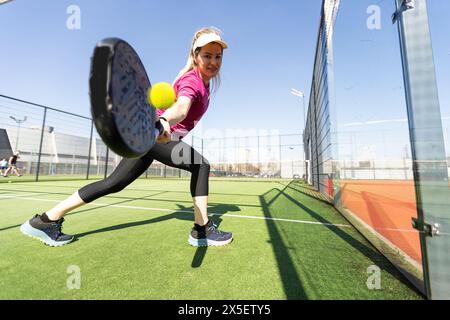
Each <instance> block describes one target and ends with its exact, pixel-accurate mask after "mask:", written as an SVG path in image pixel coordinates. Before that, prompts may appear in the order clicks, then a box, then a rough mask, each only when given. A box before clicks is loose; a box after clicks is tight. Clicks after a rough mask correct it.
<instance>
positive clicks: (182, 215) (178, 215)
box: [74, 201, 240, 268]
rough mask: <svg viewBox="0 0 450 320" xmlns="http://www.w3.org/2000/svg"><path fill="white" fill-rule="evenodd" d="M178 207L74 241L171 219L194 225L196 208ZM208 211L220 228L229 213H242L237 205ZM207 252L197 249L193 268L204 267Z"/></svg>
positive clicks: (90, 232) (83, 235) (204, 249)
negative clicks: (163, 213)
mask: <svg viewBox="0 0 450 320" xmlns="http://www.w3.org/2000/svg"><path fill="white" fill-rule="evenodd" d="M122 202H125V201H122ZM177 206H178V208H179V209H178V210H177V211H174V212H172V213H170V214H167V215H164V216H160V217H156V218H152V219H147V220H142V221H136V222H129V223H123V224H119V225H115V226H110V227H106V228H101V229H97V230H92V231H88V232H84V233H79V234H77V235H75V239H74V241H77V240H79V239H80V238H83V237H85V236H88V235H91V234H96V233H102V232H110V231H116V230H121V229H125V228H132V227H137V226H142V225H146V224H151V223H157V222H163V221H167V220H170V219H178V220H185V221H190V222H192V223H193V222H194V207H193V206H191V207H186V206H183V205H179V204H177ZM105 207H106V206H105ZM97 209H98V208H97ZM88 210H93V209H87V210H83V211H88ZM186 211H191V212H192V213H189V212H186ZM208 211H211V212H214V214H213V215H212V216H213V217H211V219H212V220H213V221H214V223H215V224H216V225H217V226H220V223H221V222H222V218H221V216H222V215H224V214H226V213H227V212H236V211H240V209H239V207H238V206H236V205H229V204H216V205H213V206H208ZM79 212H80V211H77V212H76V213H79ZM74 213H75V212H74ZM216 216H217V217H216ZM207 250H208V247H198V248H197V249H196V251H195V254H194V257H193V259H192V263H191V267H192V268H198V267H200V266H201V265H202V263H203V259H204V257H205V255H206V252H207Z"/></svg>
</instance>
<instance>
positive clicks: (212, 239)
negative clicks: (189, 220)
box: [188, 220, 233, 247]
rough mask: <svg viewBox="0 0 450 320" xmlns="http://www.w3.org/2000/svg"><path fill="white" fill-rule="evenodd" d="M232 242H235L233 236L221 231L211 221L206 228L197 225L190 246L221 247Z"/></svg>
mask: <svg viewBox="0 0 450 320" xmlns="http://www.w3.org/2000/svg"><path fill="white" fill-rule="evenodd" d="M231 241H233V234H232V233H231V232H224V231H220V230H219V229H217V225H216V224H214V223H213V222H212V221H211V220H209V221H208V223H207V224H206V225H204V226H199V225H197V224H195V225H194V227H193V228H192V231H191V233H190V234H189V239H188V242H189V244H190V245H191V246H194V247H206V246H216V247H219V246H224V245H227V244H229V243H230V242H231Z"/></svg>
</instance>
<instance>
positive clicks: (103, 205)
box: [0, 195, 351, 228]
mask: <svg viewBox="0 0 450 320" xmlns="http://www.w3.org/2000/svg"><path fill="white" fill-rule="evenodd" d="M0 198H13V197H7V196H1V195H0ZM15 199H20V200H29V201H41V202H61V200H51V199H38V198H28V197H22V196H19V197H15ZM87 205H90V206H94V207H105V206H108V207H113V208H122V209H135V210H145V211H165V212H172V213H173V212H186V213H194V211H190V210H173V209H162V208H149V207H138V206H124V205H117V204H107V203H87ZM208 215H209V216H222V217H232V218H243V219H258V220H272V221H285V222H294V223H303V224H313V225H323V226H331V227H341V228H350V227H351V226H350V225H347V224H332V223H322V222H314V221H304V220H294V219H281V218H270V217H253V216H243V215H238V214H222V213H214V212H211V213H209V214H208Z"/></svg>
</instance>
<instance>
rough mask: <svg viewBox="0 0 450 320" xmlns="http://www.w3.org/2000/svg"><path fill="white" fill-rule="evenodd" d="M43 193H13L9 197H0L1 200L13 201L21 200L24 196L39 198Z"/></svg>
mask: <svg viewBox="0 0 450 320" xmlns="http://www.w3.org/2000/svg"><path fill="white" fill-rule="evenodd" d="M41 194H42V192H33V193H29V194H23V193H12V194H8V195H0V199H13V198H20V197H22V196H25V197H29V196H38V195H41Z"/></svg>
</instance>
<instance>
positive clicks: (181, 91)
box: [156, 68, 210, 140]
mask: <svg viewBox="0 0 450 320" xmlns="http://www.w3.org/2000/svg"><path fill="white" fill-rule="evenodd" d="M173 87H174V89H175V93H176V96H177V99H178V98H179V97H188V98H189V99H191V101H192V105H191V108H190V109H189V112H188V114H187V115H186V118H185V119H184V120H183V121H181V122H179V123H177V124H176V125H173V126H172V127H171V128H170V129H171V131H172V139H173V140H181V139H182V138H184V137H185V136H186V135H187V134H188V133H189V131H191V130H192V129H194V127H195V125H196V124H197V122H198V121H200V119H201V118H202V116H203V115H204V114H205V112H206V110H207V109H208V105H209V95H210V92H209V85H207V86H205V84H204V83H203V80H202V78H201V77H200V74H199V73H198V71H197V69H196V68H194V69H192V70H191V71H189V72H187V73H185V74H184V75H183V76H181V77H180V78H179V79H177V81H176V82H175V83H174V86H173ZM156 112H157V114H158V115H159V116H161V115H162V114H163V113H164V110H163V109H157V110H156Z"/></svg>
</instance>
